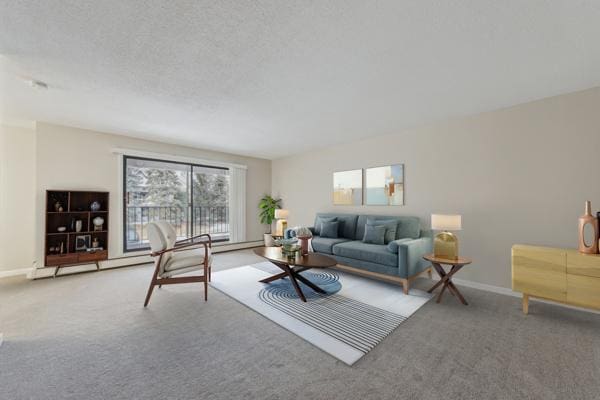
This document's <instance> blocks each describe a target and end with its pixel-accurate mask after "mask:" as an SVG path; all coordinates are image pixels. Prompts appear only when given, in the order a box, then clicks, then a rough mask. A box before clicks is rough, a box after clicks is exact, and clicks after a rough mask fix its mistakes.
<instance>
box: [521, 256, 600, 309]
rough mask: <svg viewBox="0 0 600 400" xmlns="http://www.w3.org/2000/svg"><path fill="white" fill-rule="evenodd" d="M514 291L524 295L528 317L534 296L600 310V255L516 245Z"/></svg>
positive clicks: (524, 307) (524, 304)
mask: <svg viewBox="0 0 600 400" xmlns="http://www.w3.org/2000/svg"><path fill="white" fill-rule="evenodd" d="M512 288H513V290H514V291H516V292H521V293H523V312H524V313H525V314H527V313H528V312H529V298H530V297H535V298H540V299H545V300H552V301H556V302H559V303H564V304H569V305H573V306H578V307H585V308H594V309H599V310H600V255H597V254H582V253H579V252H578V251H577V250H574V249H560V248H552V247H538V246H527V245H520V244H517V245H514V246H513V247H512Z"/></svg>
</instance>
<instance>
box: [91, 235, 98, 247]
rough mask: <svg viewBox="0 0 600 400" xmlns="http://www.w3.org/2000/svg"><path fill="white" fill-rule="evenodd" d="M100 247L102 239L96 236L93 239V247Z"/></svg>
mask: <svg viewBox="0 0 600 400" xmlns="http://www.w3.org/2000/svg"><path fill="white" fill-rule="evenodd" d="M98 247H100V241H99V240H98V238H97V237H95V238H94V240H92V248H93V249H97V248H98Z"/></svg>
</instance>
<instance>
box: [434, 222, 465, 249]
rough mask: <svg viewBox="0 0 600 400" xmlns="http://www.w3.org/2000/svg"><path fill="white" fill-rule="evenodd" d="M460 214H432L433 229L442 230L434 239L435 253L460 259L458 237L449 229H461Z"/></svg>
mask: <svg viewBox="0 0 600 400" xmlns="http://www.w3.org/2000/svg"><path fill="white" fill-rule="evenodd" d="M461 222H462V221H461V216H460V215H443V214H431V229H433V230H436V231H442V232H440V233H438V234H437V235H435V239H434V240H433V255H434V256H435V257H438V258H446V259H449V260H456V259H458V239H457V237H456V236H455V235H454V234H453V233H451V232H448V231H460V229H461Z"/></svg>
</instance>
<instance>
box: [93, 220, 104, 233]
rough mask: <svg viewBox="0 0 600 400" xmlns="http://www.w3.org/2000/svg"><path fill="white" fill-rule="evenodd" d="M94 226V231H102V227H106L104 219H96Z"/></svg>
mask: <svg viewBox="0 0 600 400" xmlns="http://www.w3.org/2000/svg"><path fill="white" fill-rule="evenodd" d="M92 222H93V224H94V230H95V231H101V230H102V227H103V226H104V218H102V217H96V218H94V219H93V220H92Z"/></svg>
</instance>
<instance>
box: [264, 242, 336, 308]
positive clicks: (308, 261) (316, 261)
mask: <svg viewBox="0 0 600 400" xmlns="http://www.w3.org/2000/svg"><path fill="white" fill-rule="evenodd" d="M254 253H256V254H257V255H259V256H261V257H264V258H266V259H267V260H269V261H271V262H272V263H273V264H275V265H277V266H278V267H279V268H281V269H282V270H283V272H281V273H279V274H277V275H273V276H270V277H268V278H265V279H262V280H260V281H259V282H262V283H270V282H273V281H276V280H278V279H284V278H289V279H290V282H292V286H294V289H295V290H296V293H297V294H298V297H300V299H301V300H302V301H304V302H306V297H305V296H304V293H302V289H300V285H298V281H300V282H302V283H304V284H305V285H306V286H308V287H309V288H311V289H312V290H314V291H315V292H318V293H323V294H324V293H326V292H325V291H324V290H323V289H321V288H320V287H318V286H317V285H315V284H314V283H312V282H311V281H309V280H308V279H306V278H305V277H303V276H302V275H300V272H302V271H306V270H308V269H311V268H329V267H334V266H335V265H336V264H337V261H335V259H334V258H332V257H327V256H324V255H322V254H314V253H310V254H308V255H306V256H296V258H295V259H293V260H290V259H288V258H287V257H286V256H284V255H282V254H281V247H261V248H260V249H256V250H254Z"/></svg>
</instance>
